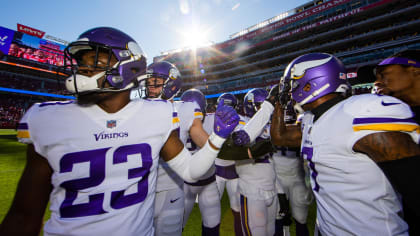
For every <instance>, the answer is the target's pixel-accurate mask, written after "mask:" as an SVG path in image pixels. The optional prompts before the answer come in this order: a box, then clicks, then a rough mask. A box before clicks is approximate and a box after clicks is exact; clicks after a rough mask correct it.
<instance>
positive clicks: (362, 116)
mask: <svg viewBox="0 0 420 236" xmlns="http://www.w3.org/2000/svg"><path fill="white" fill-rule="evenodd" d="M345 110H347V112H350V113H352V116H353V120H352V129H353V132H354V136H353V137H354V138H353V139H352V140H351V143H350V147H351V148H352V147H353V145H354V143H356V142H357V141H358V140H359V139H361V138H362V137H364V136H366V135H369V134H372V133H376V132H387V131H397V132H404V133H407V134H409V135H410V136H411V137H412V138H413V140H414V141H415V142H416V143H418V141H419V133H420V127H419V125H418V124H417V123H416V122H415V120H414V117H413V116H414V114H413V113H412V111H411V109H410V107H409V106H408V105H407V104H405V103H404V102H402V101H401V100H399V99H397V98H394V97H390V96H378V95H370V94H369V95H368V96H361V98H360V99H359V101H358V102H353V103H351V104H350V105H349V106H348V107H346V108H345Z"/></svg>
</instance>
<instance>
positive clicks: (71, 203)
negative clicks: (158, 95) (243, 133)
mask: <svg viewBox="0 0 420 236" xmlns="http://www.w3.org/2000/svg"><path fill="white" fill-rule="evenodd" d="M65 55H66V58H67V59H68V60H69V61H70V63H71V67H72V68H71V71H72V73H73V75H72V76H71V77H69V78H68V79H67V80H66V87H67V89H68V90H69V91H70V92H72V93H75V94H76V96H77V101H76V102H74V101H65V102H46V103H42V104H35V105H33V106H32V108H31V109H29V110H28V111H27V112H26V114H25V115H24V117H23V118H22V120H21V122H20V124H19V127H18V138H19V140H20V141H21V142H24V143H28V149H27V163H26V167H25V169H24V171H23V174H22V177H21V179H20V182H19V185H18V188H17V191H16V195H15V198H14V200H13V203H12V206H11V208H10V210H9V212H8V214H7V215H6V217H5V219H4V221H3V223H2V225H1V228H0V235H29V234H30V235H36V234H39V231H40V229H41V225H42V223H43V222H42V219H43V215H44V212H45V208H46V206H47V203H48V200H50V203H51V204H50V210H51V218H50V219H49V220H48V222H47V223H46V224H45V226H44V234H45V235H109V234H113V235H136V236H137V235H153V233H154V229H153V202H154V198H155V192H156V175H157V171H156V169H157V163H158V158H159V156H160V157H161V158H163V159H164V160H165V161H167V164H168V165H169V166H170V167H171V168H172V169H173V170H174V171H175V172H176V173H177V174H178V175H179V176H180V177H182V178H183V179H184V180H187V181H195V180H197V179H198V178H199V177H200V176H201V175H203V174H204V173H205V172H206V171H207V170H208V169H209V168H210V167H211V166H212V165H213V163H214V159H215V158H216V155H217V153H218V149H219V147H221V145H222V143H223V142H224V139H225V138H226V137H227V136H229V134H230V132H231V131H232V130H233V129H234V128H235V127H236V125H237V123H238V120H239V117H238V116H237V114H236V112H235V111H234V110H233V109H232V108H230V107H227V106H219V108H218V110H217V111H216V115H215V122H214V125H215V126H214V127H215V128H214V132H213V133H212V134H211V135H210V137H209V139H208V141H207V142H206V144H205V145H204V146H203V148H201V149H200V151H199V152H197V153H195V154H194V157H192V156H191V154H190V153H189V152H188V151H187V150H186V149H185V148H184V145H183V144H182V142H181V141H180V140H179V138H178V134H177V133H178V132H177V131H176V129H177V128H178V119H179V118H178V117H177V115H176V112H174V111H173V109H172V104H171V103H169V102H165V101H164V102H153V101H148V100H135V101H130V89H131V88H132V87H134V86H135V85H136V84H137V77H138V76H139V75H141V74H143V73H145V69H146V58H145V57H144V54H143V53H142V50H141V48H140V46H139V45H138V44H137V43H136V42H135V41H134V40H133V39H132V38H131V37H130V36H128V35H127V34H125V33H123V32H121V31H119V30H117V29H114V28H109V27H99V28H94V29H90V30H88V31H86V32H84V33H83V34H81V35H80V36H79V38H78V40H77V41H75V42H73V43H71V44H69V45H68V47H67V48H66V49H65ZM73 59H74V61H75V62H77V64H73Z"/></svg>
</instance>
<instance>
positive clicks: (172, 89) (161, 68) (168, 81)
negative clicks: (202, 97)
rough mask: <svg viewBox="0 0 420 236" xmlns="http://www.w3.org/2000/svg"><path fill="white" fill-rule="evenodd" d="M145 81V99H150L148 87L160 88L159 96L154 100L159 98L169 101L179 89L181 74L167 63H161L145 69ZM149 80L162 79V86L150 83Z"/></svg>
mask: <svg viewBox="0 0 420 236" xmlns="http://www.w3.org/2000/svg"><path fill="white" fill-rule="evenodd" d="M146 75H147V78H148V79H147V80H146V97H147V98H152V97H151V96H150V93H149V89H148V88H149V87H152V86H153V87H159V86H162V91H161V92H160V94H159V95H158V96H156V97H154V98H161V99H165V100H170V99H172V98H174V97H175V96H176V95H177V94H178V92H179V91H180V89H181V86H182V80H181V73H180V72H179V70H178V68H176V66H174V65H173V64H171V63H169V62H167V61H161V62H156V63H152V64H151V65H149V66H148V67H147V70H146ZM149 78H161V79H163V83H162V84H156V81H154V82H155V83H154V84H153V83H150V82H149Z"/></svg>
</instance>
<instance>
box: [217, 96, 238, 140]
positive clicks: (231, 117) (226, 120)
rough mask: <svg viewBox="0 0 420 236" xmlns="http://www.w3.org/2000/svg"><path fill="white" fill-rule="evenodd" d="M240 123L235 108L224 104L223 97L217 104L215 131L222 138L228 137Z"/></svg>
mask: <svg viewBox="0 0 420 236" xmlns="http://www.w3.org/2000/svg"><path fill="white" fill-rule="evenodd" d="M238 123H239V116H238V114H237V113H236V111H235V109H233V108H232V107H230V106H225V105H224V99H221V100H220V102H219V104H218V105H217V109H216V114H215V117H214V127H213V128H214V133H215V134H217V135H218V136H220V137H222V138H227V137H229V135H230V134H231V133H232V131H233V130H234V129H235V127H236V126H237V125H238Z"/></svg>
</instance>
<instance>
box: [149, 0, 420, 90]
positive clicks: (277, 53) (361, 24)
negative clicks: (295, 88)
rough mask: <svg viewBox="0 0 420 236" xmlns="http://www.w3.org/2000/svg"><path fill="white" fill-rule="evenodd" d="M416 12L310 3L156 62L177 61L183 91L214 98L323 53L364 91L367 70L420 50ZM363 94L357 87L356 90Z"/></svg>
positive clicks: (275, 77) (410, 5) (378, 2)
mask: <svg viewBox="0 0 420 236" xmlns="http://www.w3.org/2000/svg"><path fill="white" fill-rule="evenodd" d="M419 10H420V2H418V1H415V0H408V1H401V0H330V1H310V2H308V3H306V4H304V5H302V6H299V7H296V8H295V9H292V10H290V11H288V12H286V13H282V14H281V15H279V16H278V17H273V18H271V19H269V20H267V21H264V22H262V23H260V24H257V25H255V26H251V27H249V28H248V29H247V30H243V31H241V32H239V33H237V34H235V35H234V37H232V38H231V39H229V40H227V41H224V42H221V43H218V44H214V45H211V46H208V47H202V48H198V49H196V50H192V49H190V50H188V49H185V50H175V51H173V52H166V53H163V54H162V55H161V56H158V57H156V58H154V61H158V60H167V61H170V62H172V63H174V64H176V65H177V66H178V68H180V70H181V73H182V74H183V78H184V86H185V87H184V88H183V89H184V90H186V89H188V88H191V87H195V88H199V89H201V90H202V91H203V92H204V93H205V94H215V93H223V92H229V91H238V90H246V89H250V88H255V87H265V88H268V87H269V86H270V85H272V84H274V83H277V82H278V81H279V78H280V77H281V76H282V74H283V71H284V69H285V66H286V65H287V63H288V62H290V60H292V59H293V58H295V57H297V56H299V55H301V54H305V53H309V52H327V53H331V54H334V55H335V56H337V57H338V58H340V59H341V60H342V61H343V62H344V63H345V65H346V67H347V70H348V75H349V74H350V75H351V76H350V77H351V79H349V81H350V83H351V84H353V85H356V84H366V86H369V85H370V83H372V82H373V80H374V76H373V74H372V71H371V70H368V69H367V68H371V67H372V66H373V65H375V64H376V63H378V62H379V61H380V60H382V59H384V58H386V57H387V56H389V55H391V54H393V53H394V52H396V51H401V50H403V49H408V48H410V49H411V48H420V37H419V35H418V28H419V25H420V17H419V16H418V14H416V12H418V11H419ZM286 15H287V17H284V16H286ZM280 16H282V17H283V18H282V17H280ZM366 86H365V87H366ZM368 90H369V89H368V88H363V89H361V88H355V91H356V92H357V93H362V92H368Z"/></svg>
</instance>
